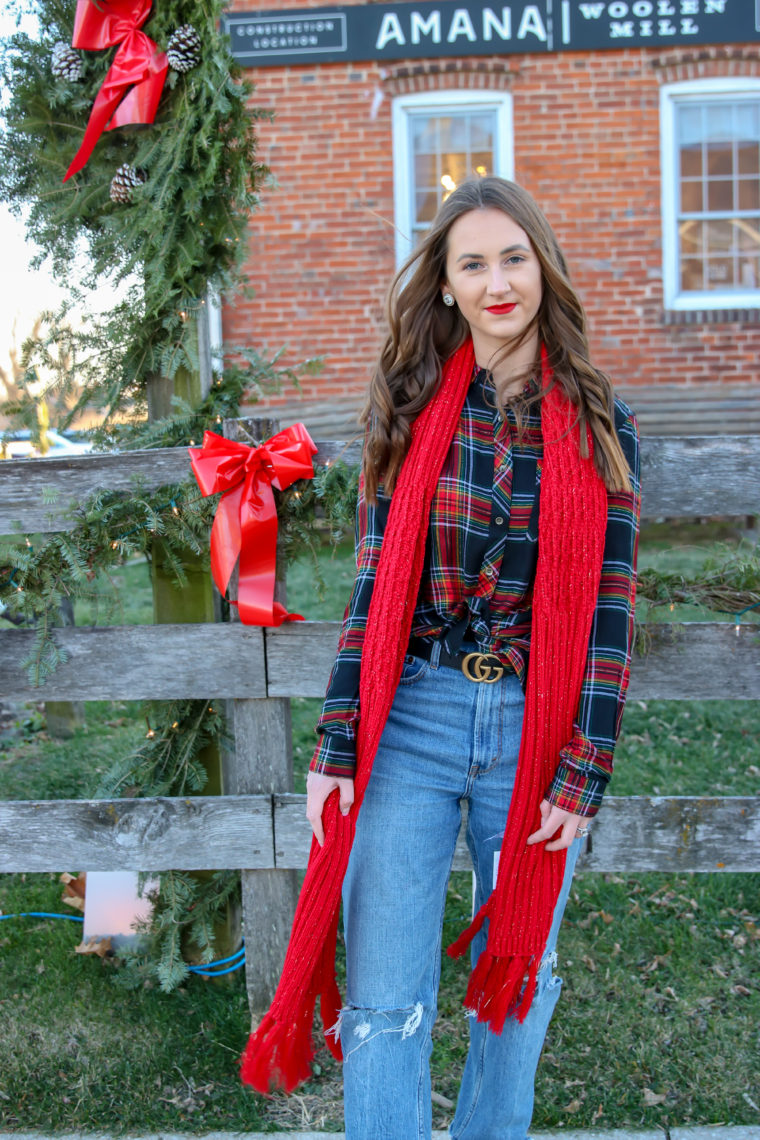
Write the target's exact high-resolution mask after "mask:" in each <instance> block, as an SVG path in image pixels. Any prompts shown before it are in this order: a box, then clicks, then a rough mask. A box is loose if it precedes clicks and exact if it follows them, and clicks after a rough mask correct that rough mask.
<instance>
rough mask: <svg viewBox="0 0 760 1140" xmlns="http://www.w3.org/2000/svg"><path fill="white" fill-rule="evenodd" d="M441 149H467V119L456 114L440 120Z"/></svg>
mask: <svg viewBox="0 0 760 1140" xmlns="http://www.w3.org/2000/svg"><path fill="white" fill-rule="evenodd" d="M440 124H441V144H440V145H441V150H467V119H466V117H465V116H464V115H456V116H452V117H450V118H445V119H441V120H440Z"/></svg>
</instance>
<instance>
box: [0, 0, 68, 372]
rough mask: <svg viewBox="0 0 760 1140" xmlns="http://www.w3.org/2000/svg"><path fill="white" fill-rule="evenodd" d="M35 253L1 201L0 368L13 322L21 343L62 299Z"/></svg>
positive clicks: (3, 11) (2, 16) (4, 32)
mask: <svg viewBox="0 0 760 1140" xmlns="http://www.w3.org/2000/svg"><path fill="white" fill-rule="evenodd" d="M18 7H19V5H18V3H15V2H14V0H5V2H4V3H2V6H0V37H5V36H9V35H12V34H13V32H15V31H16V19H15V13H16V11H17V9H18ZM35 252H36V250H35V247H34V246H32V245H30V244H29V243H28V242H27V241H26V238H25V235H24V225H23V222H22V221H21V220H20V219H18V218H15V217H14V216H13V215H12V214H11V212H10V211H9V209H8V207H7V206H6V205H5V203H2V202H0V366H2V367H3V368H7V367H8V349H9V347H10V345H11V343H12V337H13V326H14V323H15V324H16V327H17V340H18V344H19V345H21V344H22V343H23V341H24V338H25V337H26V336H27V335H28V334H29V333H30V332H31V330H32V326H33V324H34V319H35V317H36V316H37V314H38V313H40V312H41V311H42V310H44V309H49V308H54V307H55V306H56V305H58V304H59V303H60V301H61V300H62V298H63V290H62V288H61V287H60V286H59V285H57V284H56V283H55V282H54V281H53V280H52V277H51V275H50V273H49V272H46V271H45V270H44V269H42V270H37V271H33V270H32V269H31V267H30V263H31V260H32V258H33V256H34V254H35Z"/></svg>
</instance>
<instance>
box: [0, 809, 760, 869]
mask: <svg viewBox="0 0 760 1140" xmlns="http://www.w3.org/2000/svg"><path fill="white" fill-rule="evenodd" d="M303 807H304V797H303V796H297V795H276V796H274V797H272V796H267V795H256V796H192V797H187V798H175V799H169V798H163V799H154V800H35V801H17V802H5V803H0V869H2V870H4V871H26V872H29V871H58V870H60V869H61V868H62V867H76V868H81V867H84V868H97V869H98V870H100V871H143V870H145V869H146V868H150V870H152V871H165V870H171V869H172V868H177V867H181V868H182V869H183V870H185V871H197V870H216V869H221V870H223V869H226V868H228V867H233V866H241V860H242V861H243V862H242V868H241V869H243V870H247V871H257V870H263V869H267V868H277V869H279V870H302V869H303V868H304V867H305V866H306V857H307V855H308V852H309V843H310V837H311V831H310V828H309V825H308V823H307V821H306V818H305V817H304V812H303ZM729 835H730V836H731V837H732V838H731V840H730V842H727V836H729ZM759 845H760V801H759V800H758V798H757V797H753V796H723V797H720V796H718V797H701V796H609V797H608V798H607V799H606V800H605V804H604V811H603V812H601V813H600V814H599V816H598V817H597V818H596V819H595V821H594V830H593V844H592V846H591V850H590V851H589V852H588V853H587V854H586V855H585V856H584V864H583V866H584V870H588V871H618V872H619V871H631V870H636V871H756V870H758V867H759V861H758V854H757V852H758V846H759ZM471 866H472V864H471V862H470V856H469V853H468V851H467V848H466V846H465V842H464V837H463V835H460V839H459V844H458V846H457V851H456V855H455V858H454V870H459V871H461V870H469V869H470V867H471Z"/></svg>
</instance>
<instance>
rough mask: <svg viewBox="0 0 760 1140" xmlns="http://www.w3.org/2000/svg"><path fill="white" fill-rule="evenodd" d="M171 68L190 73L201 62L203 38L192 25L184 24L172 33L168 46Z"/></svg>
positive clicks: (167, 53) (167, 56) (167, 51)
mask: <svg viewBox="0 0 760 1140" xmlns="http://www.w3.org/2000/svg"><path fill="white" fill-rule="evenodd" d="M166 58H167V60H168V61H169V67H173V68H174V70H175V71H190V70H191V68H193V67H197V66H198V64H199V63H200V61H201V37H200V36H199V35H198V33H197V32H196V30H195V28H194V27H193V25H192V24H183V25H182V27H181V28H177V30H176V32H172V34H171V36H170V37H169V43H168V44H167V46H166Z"/></svg>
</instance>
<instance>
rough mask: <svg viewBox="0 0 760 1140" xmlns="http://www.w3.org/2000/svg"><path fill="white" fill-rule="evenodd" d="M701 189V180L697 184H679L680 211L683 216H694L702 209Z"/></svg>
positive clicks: (694, 182) (693, 182)
mask: <svg viewBox="0 0 760 1140" xmlns="http://www.w3.org/2000/svg"><path fill="white" fill-rule="evenodd" d="M702 188H703V183H702V180H701V179H700V180H699V182H696V181H692V182H686V181H684V182H682V183H681V210H682V212H683V213H684V214H695V213H698V212H699V211H700V210H702V209H703V206H702Z"/></svg>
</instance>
